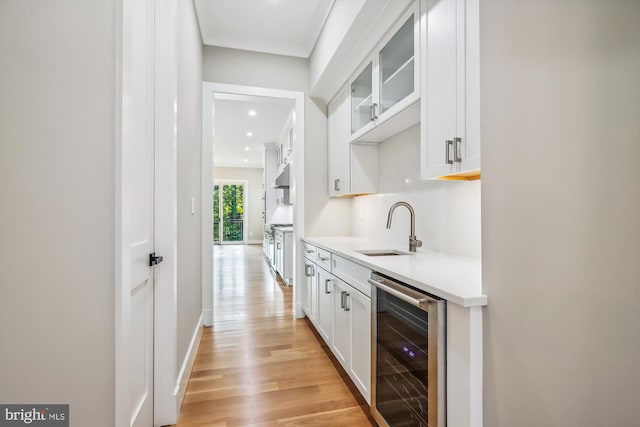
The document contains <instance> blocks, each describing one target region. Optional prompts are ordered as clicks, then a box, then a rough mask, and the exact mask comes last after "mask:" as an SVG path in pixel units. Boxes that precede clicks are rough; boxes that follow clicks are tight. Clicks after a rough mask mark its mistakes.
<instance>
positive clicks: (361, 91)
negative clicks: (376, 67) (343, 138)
mask: <svg viewBox="0 0 640 427" xmlns="http://www.w3.org/2000/svg"><path fill="white" fill-rule="evenodd" d="M373 119H374V116H373V61H370V62H369V63H368V64H367V65H366V66H365V67H364V69H363V70H362V71H361V72H360V74H359V75H358V77H356V78H355V79H354V80H353V82H351V134H352V135H353V134H355V133H357V132H358V131H359V130H360V129H362V128H364V127H365V126H366V125H368V124H370V123H371V122H372V121H373Z"/></svg>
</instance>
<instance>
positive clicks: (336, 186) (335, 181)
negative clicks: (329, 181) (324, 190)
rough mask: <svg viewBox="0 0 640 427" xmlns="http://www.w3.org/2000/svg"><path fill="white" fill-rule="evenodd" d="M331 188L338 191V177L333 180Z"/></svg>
mask: <svg viewBox="0 0 640 427" xmlns="http://www.w3.org/2000/svg"><path fill="white" fill-rule="evenodd" d="M333 189H334V190H335V191H340V178H338V179H334V180H333Z"/></svg>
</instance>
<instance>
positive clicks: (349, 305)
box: [344, 292, 351, 311]
mask: <svg viewBox="0 0 640 427" xmlns="http://www.w3.org/2000/svg"><path fill="white" fill-rule="evenodd" d="M350 297H351V294H350V293H349V292H345V293H344V311H350V310H351V304H347V303H348V302H349V298H350Z"/></svg>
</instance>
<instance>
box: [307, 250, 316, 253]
mask: <svg viewBox="0 0 640 427" xmlns="http://www.w3.org/2000/svg"><path fill="white" fill-rule="evenodd" d="M314 252H315V251H314V250H312V249H307V253H308V254H312V253H314Z"/></svg>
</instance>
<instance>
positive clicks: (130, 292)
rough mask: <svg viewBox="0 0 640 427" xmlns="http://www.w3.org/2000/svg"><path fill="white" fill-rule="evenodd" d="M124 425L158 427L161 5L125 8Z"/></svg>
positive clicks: (120, 313)
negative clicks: (153, 262) (155, 258)
mask: <svg viewBox="0 0 640 427" xmlns="http://www.w3.org/2000/svg"><path fill="white" fill-rule="evenodd" d="M122 8H123V15H122V16H123V17H122V19H123V21H122V32H123V33H122V35H123V38H122V123H121V125H122V129H121V130H122V133H121V153H120V154H121V159H120V161H121V171H120V174H121V175H120V176H121V182H120V185H119V186H120V192H121V200H122V202H121V203H122V205H121V211H120V214H121V224H120V227H121V229H120V238H121V242H118V243H119V244H118V246H119V247H120V250H121V251H122V255H121V259H120V266H121V277H120V280H119V286H118V292H117V298H118V301H117V303H116V304H117V310H116V316H117V322H118V323H117V325H116V328H117V329H116V337H117V342H116V399H117V402H116V418H117V420H116V424H117V425H118V426H131V427H150V426H152V425H153V329H154V325H153V310H154V267H151V266H150V262H149V256H150V254H151V253H152V252H153V249H154V213H155V211H154V152H155V132H154V127H155V123H154V118H155V113H154V109H155V102H154V67H155V24H154V23H155V0H125V1H124V2H123V3H122Z"/></svg>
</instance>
